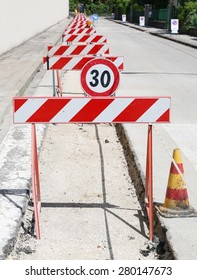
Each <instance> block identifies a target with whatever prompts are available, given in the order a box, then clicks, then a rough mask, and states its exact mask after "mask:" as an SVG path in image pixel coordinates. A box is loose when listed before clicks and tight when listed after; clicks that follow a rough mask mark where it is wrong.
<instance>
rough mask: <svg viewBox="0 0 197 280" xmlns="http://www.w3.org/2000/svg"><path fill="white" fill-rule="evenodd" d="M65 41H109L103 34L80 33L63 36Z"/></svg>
mask: <svg viewBox="0 0 197 280" xmlns="http://www.w3.org/2000/svg"><path fill="white" fill-rule="evenodd" d="M62 39H63V42H67V43H88V44H90V43H91V44H93V43H107V38H106V37H105V36H103V35H98V34H95V35H94V34H93V35H80V34H73V35H72V34H68V35H65V36H64V37H63V38H62Z"/></svg>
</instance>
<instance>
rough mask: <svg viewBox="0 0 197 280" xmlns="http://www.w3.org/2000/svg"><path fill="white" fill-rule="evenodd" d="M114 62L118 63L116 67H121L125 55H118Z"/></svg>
mask: <svg viewBox="0 0 197 280" xmlns="http://www.w3.org/2000/svg"><path fill="white" fill-rule="evenodd" d="M113 63H114V64H115V65H116V67H120V65H121V64H122V63H123V57H122V56H119V57H117V58H116V59H115V60H114V61H113Z"/></svg>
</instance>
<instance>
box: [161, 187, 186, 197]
mask: <svg viewBox="0 0 197 280" xmlns="http://www.w3.org/2000/svg"><path fill="white" fill-rule="evenodd" d="M166 198H168V199H173V200H187V199H188V194H187V189H179V190H176V189H170V188H167V191H166Z"/></svg>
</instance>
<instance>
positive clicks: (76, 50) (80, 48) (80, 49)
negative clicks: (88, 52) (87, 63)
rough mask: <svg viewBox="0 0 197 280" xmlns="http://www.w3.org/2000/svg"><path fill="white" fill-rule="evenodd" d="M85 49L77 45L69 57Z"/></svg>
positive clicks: (83, 46)
mask: <svg viewBox="0 0 197 280" xmlns="http://www.w3.org/2000/svg"><path fill="white" fill-rule="evenodd" d="M85 47H86V45H78V46H77V47H76V48H75V49H74V51H73V52H71V54H70V55H77V54H80V53H81V52H82V51H83V50H84V49H85Z"/></svg>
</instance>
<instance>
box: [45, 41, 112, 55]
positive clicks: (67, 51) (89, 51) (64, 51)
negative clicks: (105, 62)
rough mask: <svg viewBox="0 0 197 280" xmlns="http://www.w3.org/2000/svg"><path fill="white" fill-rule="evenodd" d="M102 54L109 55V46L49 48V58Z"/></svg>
mask: <svg viewBox="0 0 197 280" xmlns="http://www.w3.org/2000/svg"><path fill="white" fill-rule="evenodd" d="M101 54H109V46H108V45H107V44H89V45H71V46H68V45H61V46H48V56H53V55H61V56H68V55H101Z"/></svg>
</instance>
